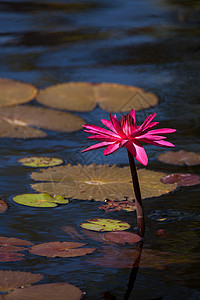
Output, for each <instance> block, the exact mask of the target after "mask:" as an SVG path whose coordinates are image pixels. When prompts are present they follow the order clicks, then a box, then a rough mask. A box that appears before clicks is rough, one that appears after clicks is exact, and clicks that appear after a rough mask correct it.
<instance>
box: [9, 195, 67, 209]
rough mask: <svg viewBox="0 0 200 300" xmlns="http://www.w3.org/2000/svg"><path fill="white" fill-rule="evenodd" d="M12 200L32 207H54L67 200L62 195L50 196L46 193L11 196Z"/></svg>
mask: <svg viewBox="0 0 200 300" xmlns="http://www.w3.org/2000/svg"><path fill="white" fill-rule="evenodd" d="M13 201H14V202H16V203H18V204H22V205H27V206H33V207H55V206H57V204H66V203H68V202H69V201H68V200H66V199H64V198H63V197H62V196H59V195H55V196H52V197H51V196H50V195H48V194H22V195H17V196H15V197H13Z"/></svg>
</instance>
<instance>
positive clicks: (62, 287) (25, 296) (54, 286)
mask: <svg viewBox="0 0 200 300" xmlns="http://www.w3.org/2000/svg"><path fill="white" fill-rule="evenodd" d="M82 295H83V293H82V292H81V290H80V289H79V288H77V287H76V286H74V285H71V284H68V283H65V282H59V283H49V284H37V285H34V286H30V287H26V288H23V289H15V290H14V291H13V292H12V293H10V294H8V295H7V296H6V299H7V300H35V299H37V300H44V299H48V300H55V299H59V300H80V299H82Z"/></svg>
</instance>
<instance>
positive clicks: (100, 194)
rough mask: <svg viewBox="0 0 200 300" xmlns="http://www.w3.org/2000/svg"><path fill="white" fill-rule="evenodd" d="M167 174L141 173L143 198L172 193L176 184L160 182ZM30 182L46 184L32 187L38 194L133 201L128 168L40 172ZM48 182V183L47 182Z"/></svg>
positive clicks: (69, 168) (93, 166) (81, 167)
mask: <svg viewBox="0 0 200 300" xmlns="http://www.w3.org/2000/svg"><path fill="white" fill-rule="evenodd" d="M164 175H165V174H164V173H161V172H154V171H150V170H146V169H140V170H138V177H139V181H140V186H141V193H142V197H143V199H144V198H151V197H158V196H160V195H163V194H166V193H169V192H170V191H173V190H174V189H176V187H177V184H168V185H165V184H163V183H162V182H161V181H160V178H161V177H163V176H164ZM31 178H32V179H34V180H39V181H45V182H42V183H36V184H32V185H31V187H32V188H33V189H34V190H36V191H39V192H42V193H48V194H50V195H61V196H63V197H66V198H72V199H81V200H95V201H105V200H106V199H109V200H114V201H123V200H127V198H128V199H129V200H130V201H131V202H132V200H133V199H134V192H133V184H132V177H131V172H130V168H129V167H123V168H119V167H117V166H116V165H113V166H109V165H96V164H91V165H80V164H78V165H76V166H71V165H70V164H68V165H66V166H60V167H54V168H47V169H41V170H40V171H39V172H33V173H32V174H31ZM47 181H49V182H47Z"/></svg>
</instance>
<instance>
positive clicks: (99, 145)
mask: <svg viewBox="0 0 200 300" xmlns="http://www.w3.org/2000/svg"><path fill="white" fill-rule="evenodd" d="M111 143H112V142H102V143H99V144H95V145H92V146H90V147H88V148H86V149H84V150H82V151H81V152H86V151H91V150H95V149H99V148H103V147H106V146H108V145H110V144H111Z"/></svg>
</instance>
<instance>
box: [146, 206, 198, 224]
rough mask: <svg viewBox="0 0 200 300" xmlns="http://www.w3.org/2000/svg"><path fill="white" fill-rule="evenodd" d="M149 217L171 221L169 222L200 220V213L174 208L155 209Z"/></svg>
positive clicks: (160, 220)
mask: <svg viewBox="0 0 200 300" xmlns="http://www.w3.org/2000/svg"><path fill="white" fill-rule="evenodd" d="M148 217H149V218H150V219H152V220H154V221H158V222H162V223H169V222H177V221H184V220H186V221H187V220H190V221H197V222H199V221H200V214H199V213H197V212H190V211H179V210H174V209H167V210H164V211H162V210H155V211H153V212H152V213H151V214H149V215H148Z"/></svg>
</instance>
